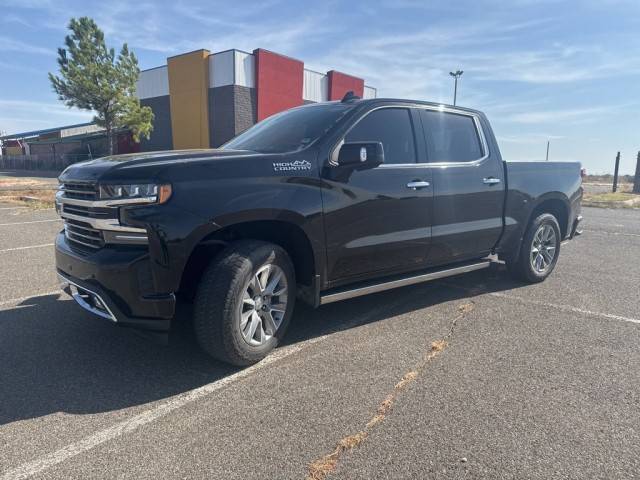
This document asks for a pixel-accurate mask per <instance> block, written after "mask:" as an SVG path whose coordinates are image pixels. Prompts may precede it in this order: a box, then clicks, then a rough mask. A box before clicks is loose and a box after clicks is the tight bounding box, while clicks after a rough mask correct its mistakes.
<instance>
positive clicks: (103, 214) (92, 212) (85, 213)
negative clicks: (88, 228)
mask: <svg viewBox="0 0 640 480" xmlns="http://www.w3.org/2000/svg"><path fill="white" fill-rule="evenodd" d="M62 213H68V214H69V215H77V216H79V217H89V218H118V209H117V208H112V207H85V206H82V205H73V204H71V203H65V204H63V205H62Z"/></svg>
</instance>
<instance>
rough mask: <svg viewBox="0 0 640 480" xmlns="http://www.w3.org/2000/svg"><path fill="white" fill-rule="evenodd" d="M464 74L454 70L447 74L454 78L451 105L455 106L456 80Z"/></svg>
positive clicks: (456, 94)
mask: <svg viewBox="0 0 640 480" xmlns="http://www.w3.org/2000/svg"><path fill="white" fill-rule="evenodd" d="M463 73H464V72H463V71H462V70H456V71H455V72H449V75H451V76H452V77H453V78H454V85H453V105H454V106H455V105H456V99H457V97H458V79H459V78H460V77H461V76H462V74H463Z"/></svg>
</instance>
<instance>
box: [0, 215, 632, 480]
mask: <svg viewBox="0 0 640 480" xmlns="http://www.w3.org/2000/svg"><path fill="white" fill-rule="evenodd" d="M583 213H584V216H585V218H586V223H585V232H584V235H583V236H582V237H580V238H578V239H577V240H575V241H572V242H569V243H568V244H566V245H563V247H562V249H561V257H560V260H559V263H558V266H557V268H556V271H555V272H554V273H553V275H552V276H551V277H550V278H549V279H548V280H547V281H546V282H544V283H542V284H538V285H524V284H521V283H518V282H515V281H513V280H511V279H510V278H509V277H508V276H507V275H506V273H505V272H504V271H503V269H502V268H501V267H496V268H492V269H490V270H485V271H479V272H475V273H472V274H467V275H462V276H458V277H453V278H449V279H445V280H442V281H438V282H435V283H428V284H422V285H417V286H412V287H407V288H403V289H398V290H394V291H390V292H385V293H381V294H376V295H371V296H368V297H362V298H358V299H353V300H349V301H345V302H340V303H336V304H331V305H327V306H323V307H321V308H320V309H318V310H312V309H310V308H307V307H305V306H304V305H298V306H297V310H296V314H295V316H294V319H293V322H292V326H291V328H290V331H289V333H288V334H287V336H286V339H285V342H284V345H282V346H281V347H279V348H278V349H277V350H276V352H275V353H274V354H273V355H271V356H270V357H268V359H267V360H265V361H263V362H261V363H259V364H258V365H256V366H253V367H250V368H248V369H234V368H231V367H229V366H226V365H223V364H220V363H216V362H214V361H212V360H209V359H208V358H207V357H206V356H205V355H204V354H202V353H201V352H200V351H199V349H198V347H197V345H196V344H195V342H194V339H193V335H192V331H191V329H190V325H189V313H190V312H189V311H188V309H187V308H183V309H181V311H180V312H179V315H178V319H179V326H178V328H177V330H176V332H175V333H174V334H173V337H172V342H171V344H170V345H169V346H162V345H158V344H156V343H153V342H151V341H149V340H148V339H145V338H142V337H140V336H138V335H136V334H134V333H133V332H132V331H129V330H126V329H121V328H117V327H116V326H115V325H113V324H111V323H109V322H107V321H104V320H102V319H99V318H94V317H93V316H91V315H90V314H88V313H86V312H84V311H82V310H81V309H80V308H79V307H78V306H77V305H75V303H74V302H73V301H72V300H70V299H68V298H67V297H66V296H64V295H61V294H60V293H59V292H58V290H57V282H56V279H55V275H54V272H53V246H52V243H53V237H54V235H55V233H56V232H57V231H58V230H59V229H60V228H61V223H60V221H59V220H57V217H56V215H55V212H54V211H53V210H39V211H33V210H30V209H24V208H23V209H20V208H15V207H13V206H10V205H0V282H1V285H2V289H0V480H9V479H12V480H13V479H18V478H65V479H68V478H78V479H80V478H82V479H87V478H100V479H102V478H221V479H233V478H238V479H240V478H242V479H248V478H260V479H263V478H264V479H280V478H287V479H288V478H292V479H293V478H298V479H304V478H307V477H308V476H309V475H310V474H313V475H315V478H328V479H331V478H344V479H354V478H363V479H364V478H390V479H391V478H393V479H396V478H438V479H439V478H443V479H445V478H446V479H449V478H451V479H462V478H467V479H471V478H491V479H498V478H500V479H502V478H540V479H543V478H544V479H547V478H563V479H564V478H576V479H578V478H580V479H583V478H608V479H609V478H633V477H636V476H638V473H637V472H639V471H640V421H639V420H638V409H639V407H640V369H638V365H639V364H640V354H639V350H640V349H639V348H638V345H639V344H640V299H639V296H638V291H639V289H638V284H639V282H640V212H638V211H636V210H605V209H587V208H585V209H584V212H583Z"/></svg>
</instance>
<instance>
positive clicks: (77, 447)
mask: <svg viewBox="0 0 640 480" xmlns="http://www.w3.org/2000/svg"><path fill="white" fill-rule="evenodd" d="M42 295H46V294H42ZM27 298H30V297H27ZM17 300H20V299H17ZM14 301H16V300H14ZM402 302H404V299H403V298H402V297H401V298H399V299H398V300H397V301H395V302H390V303H388V304H387V305H385V306H384V307H383V308H384V309H385V310H387V309H389V310H393V309H394V308H396V307H397V306H398V304H400V303H402ZM0 305H2V303H0ZM379 313H380V310H379V309H372V310H371V311H370V312H368V313H367V314H366V315H363V316H361V317H359V318H358V317H354V318H352V319H351V320H350V321H349V322H346V323H345V324H342V326H341V329H349V328H353V327H356V326H358V325H360V324H366V323H368V321H369V320H370V318H372V317H374V316H375V315H378V314H379ZM330 335H331V333H328V334H325V335H320V336H318V337H315V338H310V339H308V340H305V341H303V342H299V343H296V344H295V345H289V346H286V347H282V348H279V349H276V350H275V351H274V352H273V353H271V354H270V355H269V356H268V357H267V358H265V359H264V360H262V361H261V362H260V363H257V364H255V365H253V366H251V367H248V368H245V369H244V370H240V371H238V372H236V373H234V374H233V375H229V376H228V377H224V378H221V379H220V380H217V381H215V382H212V383H209V384H207V385H203V386H202V387H199V388H196V389H193V390H189V391H187V392H184V393H181V394H179V395H176V396H175V397H173V398H171V399H170V400H168V401H166V402H164V403H160V404H159V405H157V406H155V407H152V408H150V409H149V410H147V411H145V412H142V413H140V414H138V415H134V416H133V417H131V418H129V419H127V420H123V421H121V422H118V423H116V424H115V425H112V426H111V427H108V428H105V429H103V430H100V431H98V432H96V433H94V434H93V435H89V436H88V437H85V438H83V439H81V440H79V441H77V442H74V443H71V444H70V445H67V446H66V447H63V448H61V449H59V450H56V451H55V452H51V453H49V454H47V455H44V456H42V457H40V458H37V459H35V460H33V461H31V462H27V463H24V464H22V465H20V466H18V467H16V468H13V469H11V470H8V471H6V472H5V473H4V474H2V476H0V480H19V479H25V478H28V477H30V476H32V475H36V474H38V473H40V472H42V471H44V470H46V469H48V468H51V467H53V466H54V465H57V464H59V463H62V462H64V461H66V460H69V459H70V458H73V457H75V456H77V455H80V454H82V453H84V452H87V451H89V450H91V449H93V448H95V447H97V446H99V445H101V444H103V443H105V442H108V441H110V440H115V439H117V438H118V437H121V436H122V435H125V434H126V433H129V432H132V431H134V430H136V429H138V428H140V427H142V426H144V425H147V424H149V423H151V422H153V421H155V420H158V419H159V418H162V417H164V416H166V415H168V414H169V413H171V412H173V411H174V410H177V409H179V408H182V407H184V406H185V405H188V404H190V403H193V402H195V401H196V400H199V399H201V398H204V397H206V396H207V395H210V394H212V393H213V392H216V391H218V390H220V389H221V388H223V387H225V386H227V385H230V384H232V383H234V382H237V381H239V380H242V379H244V378H246V377H248V376H249V375H251V374H253V373H255V372H257V371H258V370H262V369H263V368H265V367H267V366H269V365H271V364H273V363H276V362H278V361H280V360H282V359H283V358H286V357H289V356H291V355H293V354H294V353H297V352H299V351H301V350H303V349H305V348H307V347H309V346H311V345H313V344H315V343H318V342H321V341H323V340H325V339H327V338H328V337H329V336H330Z"/></svg>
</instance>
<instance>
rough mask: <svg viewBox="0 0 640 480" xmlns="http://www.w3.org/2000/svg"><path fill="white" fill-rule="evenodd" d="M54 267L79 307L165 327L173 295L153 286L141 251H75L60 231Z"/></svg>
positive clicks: (117, 318)
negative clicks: (159, 290)
mask: <svg viewBox="0 0 640 480" xmlns="http://www.w3.org/2000/svg"><path fill="white" fill-rule="evenodd" d="M56 269H57V272H58V277H59V279H60V283H61V286H62V289H63V290H64V291H65V292H66V293H68V294H69V295H71V296H72V297H73V298H74V300H75V301H76V302H77V303H78V304H79V305H80V306H81V307H82V308H84V309H85V310H87V311H89V312H91V313H93V314H95V315H98V316H100V317H102V318H106V319H108V320H111V321H113V322H115V323H117V324H118V325H122V326H130V327H137V328H141V329H146V330H154V331H161V332H164V331H168V330H169V328H170V326H171V319H172V318H173V316H174V313H175V303H176V300H175V295H174V294H173V293H161V292H156V291H155V290H154V288H153V285H154V282H153V278H152V275H151V269H150V260H149V255H148V253H146V251H144V250H141V249H136V248H131V247H123V248H111V247H109V248H103V249H100V250H97V251H95V252H91V253H88V254H87V253H81V252H78V251H76V250H74V249H73V247H71V246H70V245H69V243H68V242H67V240H66V238H65V236H64V233H60V234H58V236H57V237H56Z"/></svg>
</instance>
